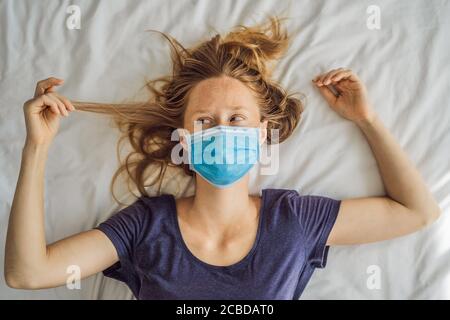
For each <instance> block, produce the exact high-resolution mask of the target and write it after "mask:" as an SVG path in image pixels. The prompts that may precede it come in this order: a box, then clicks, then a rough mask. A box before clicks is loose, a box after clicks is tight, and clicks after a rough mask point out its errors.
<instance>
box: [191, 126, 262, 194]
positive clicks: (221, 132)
mask: <svg viewBox="0 0 450 320" xmlns="http://www.w3.org/2000/svg"><path fill="white" fill-rule="evenodd" d="M259 135H260V129H259V127H256V128H254V127H235V126H216V127H212V128H209V129H206V130H202V131H198V132H196V133H194V134H190V135H188V143H187V144H188V153H189V160H190V164H189V166H190V168H191V170H193V171H195V172H197V173H198V174H199V175H201V176H202V177H203V178H204V179H205V180H207V181H208V182H209V183H211V184H212V185H214V186H216V187H217V188H225V187H229V186H231V185H232V184H234V183H235V182H237V181H238V180H239V179H241V178H242V177H243V176H245V175H246V174H247V172H248V171H249V170H250V169H251V168H252V167H253V166H254V164H255V163H256V162H258V160H259V153H260V151H259V148H260V146H259Z"/></svg>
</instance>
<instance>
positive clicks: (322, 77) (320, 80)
mask: <svg viewBox="0 0 450 320" xmlns="http://www.w3.org/2000/svg"><path fill="white" fill-rule="evenodd" d="M334 71H335V69H333V70H330V71H328V72H325V73H322V74H321V75H319V76H318V77H317V79H316V82H317V84H318V85H319V86H323V85H325V83H324V81H325V78H326V77H327V76H328V75H329V74H330V73H332V72H334Z"/></svg>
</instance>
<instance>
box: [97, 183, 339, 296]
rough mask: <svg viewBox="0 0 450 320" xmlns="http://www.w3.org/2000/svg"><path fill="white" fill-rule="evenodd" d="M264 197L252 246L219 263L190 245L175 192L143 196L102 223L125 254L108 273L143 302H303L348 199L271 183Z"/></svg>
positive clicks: (101, 225) (108, 269)
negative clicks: (224, 263) (274, 186)
mask: <svg viewBox="0 0 450 320" xmlns="http://www.w3.org/2000/svg"><path fill="white" fill-rule="evenodd" d="M261 197H262V199H261V207H260V216H259V225H258V231H257V236H256V241H255V242H254V244H253V247H252V248H251V250H250V251H249V252H248V254H247V255H246V256H245V257H244V258H243V259H242V260H240V261H238V262H236V263H234V264H232V265H229V266H215V265H211V264H208V263H206V262H203V261H202V260H200V259H198V258H197V257H195V256H194V255H193V254H192V253H191V252H190V251H189V249H188V247H187V246H186V244H185V243H184V241H183V238H182V236H181V233H180V228H179V225H178V220H177V212H176V202H175V198H174V196H173V195H170V194H164V195H161V196H155V197H147V196H141V197H140V198H139V199H137V200H136V201H135V202H134V203H133V204H131V205H130V206H128V207H125V208H123V209H122V210H120V211H118V212H117V213H115V214H114V215H112V216H111V217H110V218H109V219H107V220H106V221H105V222H103V223H101V224H100V225H99V226H97V227H96V229H99V230H101V231H103V232H104V233H105V234H106V235H107V236H108V238H109V239H110V240H111V241H112V243H113V245H114V246H115V248H116V250H117V253H118V256H119V261H118V262H116V263H115V264H113V265H112V266H110V267H109V268H107V269H105V270H103V274H104V275H105V276H107V277H111V278H114V279H117V280H120V281H123V282H125V283H126V284H127V285H128V286H129V288H130V289H131V291H132V292H133V294H134V295H135V297H136V298H137V299H207V300H216V299H220V300H231V299H248V300H291V299H298V298H299V297H300V295H301V293H302V291H303V289H304V288H305V286H306V284H307V283H308V281H309V279H310V278H311V275H312V273H313V271H314V269H315V268H323V267H325V265H326V260H327V255H328V248H329V247H328V246H327V245H326V241H327V239H328V235H329V233H330V231H331V229H332V227H333V225H334V222H335V220H336V217H337V214H338V211H339V207H340V203H341V200H336V199H332V198H328V197H323V196H318V195H303V196H301V195H299V194H298V192H297V191H296V190H290V189H271V188H270V189H263V190H262V194H261Z"/></svg>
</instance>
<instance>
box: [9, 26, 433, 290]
mask: <svg viewBox="0 0 450 320" xmlns="http://www.w3.org/2000/svg"><path fill="white" fill-rule="evenodd" d="M167 39H168V40H169V41H170V44H171V45H172V49H173V56H172V58H173V63H174V69H173V75H172V76H170V77H166V78H163V79H158V80H156V81H153V82H150V83H149V88H150V89H151V91H152V93H153V96H152V99H151V100H150V101H148V102H146V103H142V104H133V105H124V104H123V105H116V106H112V107H111V106H108V105H102V104H93V103H92V104H82V103H78V104H76V103H74V104H75V105H76V106H77V107H76V108H77V109H76V110H84V111H92V112H103V113H109V114H111V115H113V116H114V117H115V119H116V120H117V123H118V124H119V126H120V127H121V128H124V129H125V130H124V132H125V133H124V136H125V137H128V138H129V140H130V143H131V145H132V147H133V149H134V150H133V153H132V155H134V156H136V157H137V158H136V159H137V160H136V161H131V160H130V159H131V157H127V163H126V164H125V166H123V167H121V168H120V169H119V171H124V170H125V169H127V170H126V171H127V172H128V173H129V174H130V176H131V178H132V179H133V181H134V182H135V184H136V185H137V187H138V189H139V191H140V193H141V196H140V197H139V199H137V200H136V201H135V202H134V203H133V204H131V205H129V206H128V207H126V208H124V209H122V210H120V211H119V212H118V213H116V214H115V215H113V216H112V217H110V218H109V219H108V220H107V221H105V222H103V223H101V224H100V225H99V226H97V227H96V228H93V229H92V230H88V231H85V232H81V233H79V234H76V235H73V236H71V237H68V238H65V239H62V240H60V241H57V242H54V243H51V244H46V241H45V231H44V206H43V181H44V167H45V161H46V157H47V153H48V148H49V145H50V144H51V141H52V139H53V138H54V136H55V134H56V132H57V130H58V126H59V121H60V120H59V118H60V116H62V115H64V116H67V115H68V114H69V113H70V112H73V111H75V107H74V104H72V102H70V101H69V100H68V99H67V98H65V97H63V96H61V95H59V94H58V93H56V92H55V91H54V88H55V86H57V85H60V84H61V83H62V80H59V79H56V78H49V79H46V80H43V81H40V82H38V84H37V88H36V93H35V97H34V98H33V99H31V100H29V101H27V102H26V103H25V104H24V113H25V120H26V128H27V138H26V142H25V144H24V148H23V154H22V164H21V170H20V174H19V179H18V183H17V188H16V193H15V196H14V200H13V204H12V208H11V215H10V220H9V226H8V235H7V241H6V257H5V278H6V282H7V284H8V285H9V286H11V287H14V288H24V289H37V288H49V287H55V286H60V285H63V284H64V283H65V282H66V277H67V274H66V270H67V267H68V266H70V265H78V266H79V267H80V269H81V276H82V278H84V277H88V276H90V275H93V274H95V273H97V272H100V271H103V272H104V274H105V275H107V276H110V277H112V278H115V279H118V280H121V281H124V282H125V283H127V285H128V286H129V287H130V289H131V290H132V292H133V293H134V295H135V296H136V297H137V298H138V299H298V298H299V297H300V295H301V293H302V291H303V289H304V288H305V286H306V284H307V282H308V280H309V279H310V277H311V275H312V273H313V271H314V269H315V268H323V267H324V266H325V264H326V258H327V253H328V248H329V246H330V245H350V244H361V243H368V242H374V241H380V240H386V239H391V238H394V237H399V236H402V235H406V234H409V233H412V232H414V231H417V230H419V229H421V228H423V227H424V226H426V225H429V224H430V223H431V222H433V221H434V220H436V219H437V218H438V216H439V214H440V209H439V207H438V205H437V203H436V202H435V200H434V199H433V197H432V195H431V193H430V191H429V190H428V189H427V187H426V185H425V183H424V181H423V180H422V178H421V177H420V174H419V173H418V171H417V170H416V168H415V167H414V166H413V165H412V163H411V162H410V161H409V160H408V158H407V156H406V155H405V153H404V152H403V151H402V149H401V148H400V146H399V145H398V144H397V143H396V141H395V140H394V138H393V137H392V135H391V134H390V133H389V131H388V130H387V129H386V128H385V127H384V125H383V124H382V122H381V121H380V118H379V117H378V116H377V114H376V113H375V111H374V109H373V108H372V106H371V105H370V103H369V101H368V99H367V94H366V89H365V87H364V85H363V83H362V82H361V80H360V79H359V78H358V77H357V76H356V75H355V74H354V73H353V72H352V71H351V70H349V69H342V68H339V69H335V70H331V71H329V72H326V73H324V74H321V75H318V76H317V77H316V78H315V79H313V80H312V81H313V84H314V85H315V86H316V87H317V89H318V90H319V92H320V93H321V94H322V96H323V97H324V98H325V99H326V101H327V102H328V104H329V106H330V107H331V108H332V109H333V110H334V111H336V112H337V113H338V114H339V115H341V116H342V117H343V118H345V119H347V120H349V121H352V122H353V123H354V124H355V125H357V126H358V127H359V128H360V129H361V131H362V132H363V133H364V135H365V137H366V138H367V141H368V143H369V144H370V146H371V149H372V151H373V154H374V156H375V158H376V160H377V163H378V167H379V170H380V174H381V176H382V178H383V182H384V184H385V188H386V191H387V195H386V196H383V197H363V198H355V199H343V200H337V199H332V198H328V197H323V196H318V195H303V196H300V195H299V194H298V193H297V192H296V191H295V190H289V189H272V188H268V189H263V190H262V194H261V196H251V195H249V190H248V171H249V170H250V168H251V167H252V165H253V164H254V161H253V162H250V161H248V160H249V158H248V157H244V159H245V160H246V161H247V162H246V163H245V167H238V166H235V165H234V164H231V163H230V164H228V163H224V164H222V165H214V164H207V163H206V164H205V163H203V164H202V163H200V164H195V162H194V161H191V163H189V165H188V164H186V163H176V162H175V161H174V158H173V154H172V150H173V149H174V147H175V146H177V145H178V143H177V142H176V141H172V140H171V134H172V133H173V131H174V130H176V129H181V128H184V129H186V130H187V132H188V133H187V134H185V135H182V137H183V138H182V140H181V146H182V148H183V150H184V151H186V152H185V153H184V152H182V153H183V154H187V155H188V158H189V160H192V159H193V154H194V153H195V152H194V151H193V150H197V151H198V150H200V152H203V151H205V148H206V147H207V146H208V143H209V142H208V143H206V144H204V143H203V142H204V141H203V140H200V143H199V144H197V142H196V141H197V140H195V139H194V138H195V137H196V136H198V133H205V134H206V133H207V134H208V135H210V136H214V137H215V139H212V140H214V141H218V140H220V139H221V138H222V137H225V136H226V135H227V134H237V133H236V132H239V134H237V135H241V136H242V137H244V138H246V139H248V141H253V142H255V141H256V143H257V144H256V145H253V148H247V149H245V148H244V149H245V150H246V152H248V151H250V152H251V154H253V155H254V156H256V159H258V157H259V147H260V146H261V144H262V143H263V142H264V141H267V143H275V142H277V141H276V140H277V139H276V137H275V136H272V132H275V131H274V130H276V132H277V133H278V142H282V141H284V140H285V139H287V138H288V137H289V136H290V134H291V133H292V131H293V130H294V128H295V127H296V125H297V123H298V121H299V119H300V116H301V112H302V110H303V106H302V104H301V102H300V100H298V99H296V98H294V97H292V96H290V95H287V94H286V92H285V91H284V90H283V89H282V88H281V86H279V85H278V84H277V83H276V82H274V81H273V80H271V79H270V77H269V76H270V69H269V68H268V63H269V62H271V61H273V60H275V59H277V58H278V57H280V56H281V55H282V53H283V52H284V51H285V50H286V48H287V44H288V37H287V35H286V32H285V31H283V30H282V29H281V28H280V23H279V20H278V19H276V18H272V19H271V20H270V22H269V23H268V24H267V25H266V26H264V25H261V26H255V27H252V28H247V27H242V26H241V27H240V28H239V29H237V30H234V31H233V32H230V33H229V34H228V35H226V37H224V38H222V37H220V36H219V35H217V36H215V37H213V38H212V39H211V40H209V41H205V42H203V43H200V44H199V45H198V46H195V47H194V48H190V49H185V48H183V47H182V46H181V45H180V44H179V43H178V42H176V40H174V39H173V38H170V37H167ZM158 81H160V82H162V83H163V85H162V86H161V87H159V88H158V87H157V86H156V83H157V82H158ZM198 123H200V124H201V125H202V128H201V130H200V131H199V130H198V129H196V128H194V124H198ZM236 129H238V130H236ZM194 133H196V134H194ZM212 140H211V141H212ZM211 141H210V142H211ZM197 147H198V149H197ZM222 151H224V152H225V153H226V154H228V153H229V152H231V151H236V152H237V153H238V155H242V153H241V151H242V150H241V149H239V148H236V146H234V147H232V148H231V149H228V148H227V147H225V148H224V149H223V150H222ZM254 158H255V157H253V160H254ZM168 167H170V168H182V169H184V170H185V172H186V173H188V174H190V175H194V177H195V187H196V192H195V195H194V196H192V197H184V198H179V199H175V197H174V196H173V195H171V194H160V195H158V196H152V197H150V196H148V194H147V193H146V190H145V188H144V183H143V181H144V179H143V177H144V173H145V170H146V169H148V168H152V170H156V169H155V168H157V169H159V171H157V172H159V174H158V176H157V179H155V180H154V181H153V184H156V183H158V182H159V183H160V186H161V181H162V179H163V177H164V174H165V172H166V169H167V168H168ZM197 173H198V174H197ZM115 177H116V176H115Z"/></svg>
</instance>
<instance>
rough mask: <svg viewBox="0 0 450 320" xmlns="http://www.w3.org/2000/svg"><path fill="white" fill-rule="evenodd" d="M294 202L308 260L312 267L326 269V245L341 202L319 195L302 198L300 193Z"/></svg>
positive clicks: (295, 196) (294, 198)
mask: <svg viewBox="0 0 450 320" xmlns="http://www.w3.org/2000/svg"><path fill="white" fill-rule="evenodd" d="M292 200H293V202H294V203H293V204H294V206H295V209H294V211H295V213H296V215H297V216H296V219H297V220H298V222H299V224H300V230H301V232H302V236H303V237H302V238H303V241H304V244H305V248H306V258H307V260H308V262H309V263H310V265H311V266H313V267H315V268H324V267H325V266H326V263H327V256H328V249H329V246H327V245H326V243H327V240H328V236H329V235H330V232H331V230H332V228H333V226H334V223H335V222H336V218H337V215H338V212H339V208H340V204H341V200H338V199H333V198H329V197H324V196H319V195H303V196H302V195H298V193H296V195H294V196H293V199H292Z"/></svg>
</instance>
